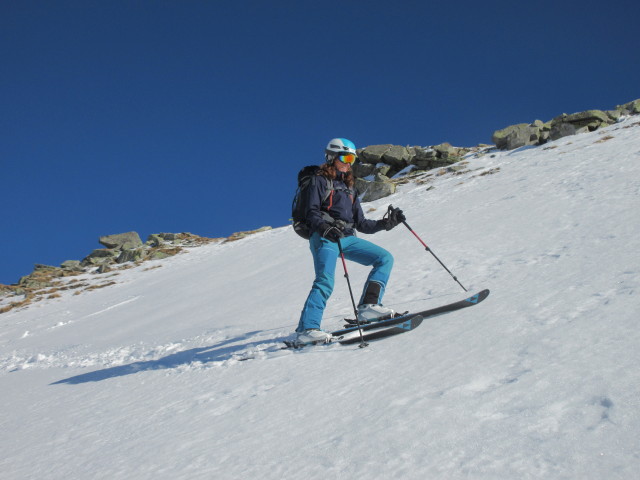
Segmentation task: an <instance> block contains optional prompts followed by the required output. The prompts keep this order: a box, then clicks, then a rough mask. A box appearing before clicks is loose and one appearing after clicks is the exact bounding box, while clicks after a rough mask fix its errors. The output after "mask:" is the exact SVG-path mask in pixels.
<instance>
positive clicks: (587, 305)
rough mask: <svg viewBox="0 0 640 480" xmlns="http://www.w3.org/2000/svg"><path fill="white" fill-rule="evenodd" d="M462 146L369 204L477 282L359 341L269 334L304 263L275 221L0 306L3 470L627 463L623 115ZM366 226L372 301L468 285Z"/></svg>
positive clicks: (426, 301) (474, 471) (631, 213)
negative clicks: (374, 259)
mask: <svg viewBox="0 0 640 480" xmlns="http://www.w3.org/2000/svg"><path fill="white" fill-rule="evenodd" d="M636 118H637V117H636ZM608 137H611V138H608ZM466 160H467V161H468V162H469V164H468V171H467V172H463V173H462V174H456V175H454V174H447V175H443V176H436V175H432V176H430V177H427V176H426V175H427V174H426V173H425V174H424V175H423V176H422V177H421V180H422V182H421V181H418V182H413V183H409V184H406V185H402V186H400V187H399V189H398V193H397V194H396V195H395V196H393V197H390V198H386V199H381V200H378V201H376V202H371V203H369V204H367V205H365V212H368V213H367V215H368V216H369V217H371V218H379V217H380V216H382V214H383V212H384V210H385V209H386V206H387V205H388V204H389V203H392V204H393V205H394V206H399V207H401V208H402V209H403V210H404V211H405V213H406V214H407V217H408V220H409V223H410V225H411V226H412V227H413V228H414V230H415V231H416V232H417V233H419V234H420V236H421V237H423V238H424V239H425V241H426V242H427V244H428V245H430V247H431V248H433V251H434V253H435V254H436V255H438V256H439V257H440V259H441V260H442V261H443V262H444V263H445V264H446V265H447V266H448V267H449V268H450V270H451V271H452V272H453V273H454V274H456V275H457V276H458V278H459V279H460V281H461V282H462V283H463V284H464V285H465V286H466V287H467V289H468V290H469V292H470V293H471V292H475V291H478V290H480V289H482V288H489V289H491V292H492V293H491V295H490V296H489V298H488V299H487V300H485V301H484V302H483V303H482V304H480V305H478V306H477V307H473V308H470V309H465V310H461V311H459V312H455V313H451V314H447V315H443V316H440V317H435V318H432V319H427V320H425V322H424V323H423V324H422V325H421V326H420V327H419V328H418V329H416V330H415V331H412V332H410V333H407V334H403V335H400V336H397V337H393V338H389V339H385V340H382V341H380V342H374V343H372V344H371V345H370V346H369V347H367V348H365V349H359V348H358V347H357V345H353V346H342V345H328V346H322V347H314V348H307V349H302V350H300V351H293V350H281V348H280V347H281V346H282V343H281V342H282V341H283V340H284V339H287V338H290V335H291V334H292V332H293V329H294V328H295V326H296V324H297V320H298V315H299V312H300V308H301V307H302V303H303V302H304V298H305V297H306V295H307V293H308V289H309V287H310V285H311V281H312V278H313V271H312V265H311V261H310V255H309V253H308V249H307V247H306V245H305V244H304V242H303V241H301V240H300V239H299V238H297V237H296V236H295V235H294V234H293V233H292V231H291V229H290V227H285V228H278V229H274V230H271V231H267V232H262V233H260V234H256V235H253V236H251V237H248V238H246V239H244V240H241V241H238V242H234V243H229V244H216V245H207V246H203V247H199V248H194V249H192V250H190V251H189V252H188V253H186V254H181V255H178V256H175V257H172V258H169V259H166V260H163V261H161V262H160V263H158V265H162V268H156V269H152V270H146V269H145V268H144V266H143V267H139V268H134V269H131V270H127V271H125V272H122V273H120V274H119V275H117V276H115V277H114V278H113V280H114V281H115V282H116V284H115V285H112V286H109V287H107V288H104V289H99V290H95V291H92V292H88V293H84V294H83V295H79V296H73V295H72V294H63V295H62V297H61V298H59V299H52V300H45V301H42V302H39V303H37V304H34V305H32V306H29V307H28V308H23V309H20V310H17V311H11V312H9V313H6V314H3V315H0V332H1V334H0V382H2V385H0V391H1V392H2V393H1V397H0V399H1V401H2V403H1V406H2V408H1V409H0V412H2V413H1V414H0V425H1V426H2V428H3V431H4V432H9V434H7V435H4V436H3V437H2V439H1V440H0V452H2V453H0V472H2V475H0V476H2V477H3V478H8V479H22V478H40V479H60V478H64V479H65V480H68V479H76V478H77V479H84V478H105V479H106V478H109V479H128V478H137V479H157V478H174V479H181V478H184V479H187V478H188V479H190V480H191V479H210V478H251V477H255V478H274V479H275V478H278V479H279V478H294V477H295V478H327V477H335V478H351V479H353V478H355V479H359V478H411V479H413V478H415V479H422V478H446V479H454V480H455V479H463V478H464V479H469V478H473V479H497V478H500V479H503V478H518V479H538V478H545V479H581V480H582V479H594V480H596V479H598V480H599V479H602V478H607V479H624V480H631V479H635V478H637V471H638V470H639V469H640V455H639V454H638V452H640V440H639V439H638V438H639V437H638V433H637V432H638V431H640V408H639V407H640V405H639V401H638V399H639V398H640V391H639V387H638V385H640V373H639V372H640V371H639V370H638V368H637V366H638V363H639V361H640V353H639V350H638V344H639V342H640V333H639V331H638V328H637V318H636V316H637V312H638V311H639V310H640V301H639V300H638V288H639V286H640V260H639V257H638V256H637V254H635V252H637V251H638V250H639V248H640V231H639V230H640V223H639V222H638V214H637V212H638V207H640V201H639V199H640V122H638V121H637V120H636V119H635V118H633V117H631V118H627V119H626V120H624V121H623V122H620V123H618V124H616V125H614V126H611V127H608V128H606V129H603V130H600V131H597V132H593V133H590V134H582V135H576V136H572V137H565V138H563V139H560V140H558V141H555V142H550V143H548V144H547V145H544V146H541V147H537V148H522V149H518V150H516V151H511V152H498V151H489V152H487V153H486V154H484V155H482V156H478V155H471V156H468V157H467V159H466ZM487 173H491V174H487ZM419 180H420V179H419ZM372 209H373V210H372ZM369 210H372V211H370V212H369ZM372 240H373V241H374V242H376V243H379V244H380V245H382V246H384V247H385V248H387V249H389V250H390V251H391V252H392V253H393V254H394V257H395V267H394V271H393V274H392V277H391V280H390V283H389V286H388V289H387V295H386V297H385V303H386V304H387V305H390V306H392V307H393V308H395V309H396V310H407V309H412V310H417V309H424V308H430V307H434V306H438V305H442V304H446V303H449V302H451V301H453V300H457V299H461V298H464V297H465V296H466V295H465V294H464V292H463V291H462V290H461V289H460V288H459V286H458V285H457V284H456V283H455V282H454V281H453V280H452V279H451V277H450V276H449V275H448V274H447V273H446V272H445V271H444V270H443V269H442V268H441V267H440V266H439V265H438V264H437V262H435V260H434V259H433V258H432V257H431V256H430V255H429V254H428V253H427V252H425V251H424V249H423V248H422V247H421V246H420V245H419V244H418V242H417V241H416V240H415V238H413V237H412V236H411V235H410V234H409V233H408V232H407V231H406V230H403V229H402V227H398V228H397V229H394V230H393V231H391V232H383V233H380V234H378V235H376V236H375V237H373V238H372ZM349 274H350V276H351V281H352V284H353V285H354V293H356V295H357V294H358V293H359V292H358V291H357V289H358V286H360V285H362V284H363V283H364V280H365V278H366V275H367V274H368V268H365V267H361V266H359V265H351V264H350V265H349ZM341 276H342V272H341V270H340V265H338V269H337V271H336V288H335V291H334V294H333V296H332V298H331V300H330V303H329V305H328V308H327V311H326V315H325V320H324V322H323V327H324V328H326V329H335V328H339V327H340V326H341V325H342V322H341V319H342V318H343V317H350V316H352V308H351V304H350V299H349V296H348V292H347V291H346V283H345V282H344V280H343V279H341V278H339V277H341ZM87 279H88V280H87V281H90V276H88V277H87Z"/></svg>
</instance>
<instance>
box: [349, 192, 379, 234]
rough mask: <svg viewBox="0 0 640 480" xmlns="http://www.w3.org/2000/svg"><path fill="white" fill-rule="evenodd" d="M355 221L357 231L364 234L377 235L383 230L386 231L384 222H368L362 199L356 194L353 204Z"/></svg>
mask: <svg viewBox="0 0 640 480" xmlns="http://www.w3.org/2000/svg"><path fill="white" fill-rule="evenodd" d="M353 220H354V222H353V223H354V224H355V226H356V230H358V231H359V232H362V233H377V232H379V231H381V230H385V225H384V222H383V221H382V220H367V219H366V218H365V216H364V212H363V211H362V206H361V205H360V198H358V196H357V192H356V200H355V202H353Z"/></svg>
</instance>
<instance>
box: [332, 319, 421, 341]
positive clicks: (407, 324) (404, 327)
mask: <svg viewBox="0 0 640 480" xmlns="http://www.w3.org/2000/svg"><path fill="white" fill-rule="evenodd" d="M422 320H423V318H422V316H421V315H415V316H413V317H411V318H407V319H405V321H404V322H402V323H398V324H396V325H395V326H392V327H389V328H379V329H376V330H374V331H373V332H371V333H367V334H364V335H363V336H362V337H363V338H362V339H361V338H360V335H357V336H355V337H352V338H348V339H346V340H340V338H342V337H338V338H339V339H338V340H337V342H338V343H340V344H342V345H352V344H354V343H360V342H361V341H362V340H364V341H365V342H370V341H371V340H378V339H380V338H385V337H391V336H393V335H399V334H401V333H406V332H410V331H411V330H413V329H414V328H417V327H418V326H420V324H421V323H422Z"/></svg>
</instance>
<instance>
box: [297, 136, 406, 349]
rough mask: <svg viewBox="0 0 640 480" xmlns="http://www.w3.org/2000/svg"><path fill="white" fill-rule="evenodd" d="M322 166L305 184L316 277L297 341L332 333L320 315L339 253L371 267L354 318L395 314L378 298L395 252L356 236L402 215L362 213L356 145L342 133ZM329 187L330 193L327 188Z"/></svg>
mask: <svg viewBox="0 0 640 480" xmlns="http://www.w3.org/2000/svg"><path fill="white" fill-rule="evenodd" d="M325 159H326V162H325V163H324V165H322V166H320V168H319V169H318V172H317V174H316V175H314V176H313V177H312V179H311V183H310V185H309V188H308V189H307V192H306V194H307V198H306V199H305V200H306V205H307V208H306V212H305V218H306V223H307V226H308V227H309V231H310V233H311V237H310V238H309V248H310V249H311V254H312V255H313V265H314V268H315V280H314V281H313V286H312V287H311V292H309V296H308V297H307V301H306V302H305V304H304V308H303V309H302V313H301V315H300V322H299V324H298V328H297V329H296V332H297V338H296V343H298V344H306V343H326V342H329V341H330V339H331V334H330V333H328V332H324V331H322V330H321V329H320V323H321V321H322V314H323V312H324V309H325V306H326V304H327V300H328V299H329V297H330V296H331V293H332V292H333V285H334V274H335V269H336V262H337V259H338V256H339V255H340V251H339V247H338V243H337V242H338V241H340V245H341V246H342V250H343V253H344V256H345V258H346V259H348V260H353V261H354V262H357V263H359V264H361V265H370V266H372V267H373V268H372V269H371V273H370V274H369V277H368V279H367V282H366V283H365V286H364V289H363V292H362V296H361V298H360V302H359V303H358V320H359V321H360V322H371V321H375V320H376V319H378V318H381V317H385V316H389V315H391V316H392V315H393V314H394V311H393V310H391V309H390V308H386V307H384V306H382V304H381V301H382V297H383V295H384V291H385V288H386V286H387V280H388V279H389V275H390V274H391V268H392V266H393V257H392V256H391V254H390V253H389V252H388V251H386V250H385V249H384V248H382V247H379V246H377V245H374V244H373V243H371V242H369V241H367V240H363V239H362V238H359V237H357V236H356V235H355V232H356V230H357V231H359V232H362V233H376V232H379V231H381V230H391V229H392V228H394V227H395V226H397V225H398V224H399V223H401V222H402V221H404V220H405V217H404V215H403V213H402V210H400V209H394V210H393V211H391V212H390V214H389V216H387V217H385V218H383V219H382V220H368V219H366V218H365V216H364V213H363V212H362V207H361V206H360V201H359V199H358V197H357V194H356V191H355V188H354V183H355V180H354V177H353V173H352V171H351V165H353V163H354V162H355V160H356V147H355V145H354V144H353V142H351V141H350V140H347V139H346V138H334V139H332V140H331V141H330V142H329V144H328V145H327V148H326V149H325ZM327 190H330V192H327Z"/></svg>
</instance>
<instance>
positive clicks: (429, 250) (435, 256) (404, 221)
mask: <svg viewBox="0 0 640 480" xmlns="http://www.w3.org/2000/svg"><path fill="white" fill-rule="evenodd" d="M394 210H397V209H396V208H393V205H389V213H392V212H393V211H394ZM402 223H404V226H405V227H407V228H408V229H409V231H410V232H411V233H413V234H414V235H415V237H416V238H417V239H418V241H419V242H420V243H421V244H422V246H423V247H424V248H425V249H426V250H427V252H429V253H430V254H431V255H433V258H435V259H436V260H437V261H438V263H439V264H440V265H442V267H443V268H444V269H445V270H446V271H447V272H448V273H449V275H451V276H452V277H453V279H454V280H455V281H456V282H458V285H460V286H461V287H462V289H463V290H464V291H465V292H466V291H467V289H466V288H464V286H463V285H462V284H461V283H460V282H459V281H458V278H457V277H456V276H455V275H454V274H453V273H451V270H449V269H448V268H447V267H446V265H445V264H444V263H442V261H441V260H440V259H439V258H438V257H437V255H436V254H435V253H433V250H431V249H430V248H429V246H428V245H427V244H426V243H424V242H423V241H422V239H421V238H420V237H419V236H418V234H417V233H416V232H414V231H413V228H411V227H410V226H409V224H408V223H407V221H406V220H403V221H402Z"/></svg>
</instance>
